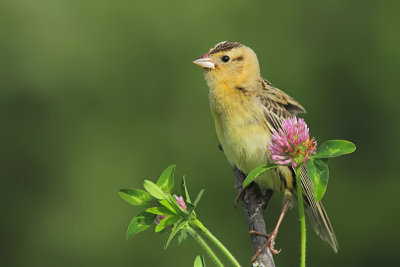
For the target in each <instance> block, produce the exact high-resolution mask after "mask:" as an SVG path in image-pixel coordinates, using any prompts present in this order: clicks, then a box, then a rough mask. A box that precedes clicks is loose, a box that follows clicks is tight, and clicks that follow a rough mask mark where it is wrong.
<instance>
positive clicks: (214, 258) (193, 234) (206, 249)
mask: <svg viewBox="0 0 400 267" xmlns="http://www.w3.org/2000/svg"><path fill="white" fill-rule="evenodd" d="M186 230H187V231H188V232H189V234H191V235H192V236H193V238H194V239H196V240H197V242H199V244H200V245H201V246H202V247H203V248H204V250H205V251H206V252H207V253H208V255H209V256H210V258H211V259H212V260H213V261H214V262H215V263H216V264H217V265H218V266H220V267H224V265H223V264H222V262H221V261H220V260H219V259H218V257H217V255H215V253H214V252H213V251H212V249H211V248H210V247H209V246H208V245H207V243H206V241H204V239H203V238H202V237H201V236H200V235H199V234H198V233H197V232H196V231H195V230H194V229H193V228H192V227H190V226H189V227H188V228H186Z"/></svg>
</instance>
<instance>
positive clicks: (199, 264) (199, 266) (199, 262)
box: [193, 255, 206, 267]
mask: <svg viewBox="0 0 400 267" xmlns="http://www.w3.org/2000/svg"><path fill="white" fill-rule="evenodd" d="M193 266H194V267H206V262H205V261H204V257H203V256H200V255H199V256H197V257H196V259H195V260H194V265H193Z"/></svg>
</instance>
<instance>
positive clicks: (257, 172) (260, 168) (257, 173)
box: [242, 164, 278, 189]
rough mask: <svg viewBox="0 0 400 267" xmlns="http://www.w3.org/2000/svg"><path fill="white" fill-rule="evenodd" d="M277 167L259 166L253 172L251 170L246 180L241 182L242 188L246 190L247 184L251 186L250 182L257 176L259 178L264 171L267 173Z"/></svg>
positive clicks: (272, 165)
mask: <svg viewBox="0 0 400 267" xmlns="http://www.w3.org/2000/svg"><path fill="white" fill-rule="evenodd" d="M276 167H278V165H277V164H264V165H261V166H258V167H257V168H255V169H254V170H252V171H251V172H250V173H249V175H247V177H246V179H244V181H243V185H242V188H243V189H244V188H246V187H247V186H248V185H249V184H251V182H253V181H254V180H255V179H256V178H257V177H258V176H260V175H261V174H263V173H264V172H266V171H269V170H271V169H274V168H276Z"/></svg>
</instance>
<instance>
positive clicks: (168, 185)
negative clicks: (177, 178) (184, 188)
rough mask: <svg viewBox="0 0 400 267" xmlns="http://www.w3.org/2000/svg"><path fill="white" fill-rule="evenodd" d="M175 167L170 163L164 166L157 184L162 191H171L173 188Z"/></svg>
mask: <svg viewBox="0 0 400 267" xmlns="http://www.w3.org/2000/svg"><path fill="white" fill-rule="evenodd" d="M175 167H176V166H175V165H171V166H169V167H168V168H166V169H165V170H164V171H163V173H162V174H161V176H160V178H159V179H158V181H157V185H158V187H160V188H161V190H162V191H165V192H168V193H171V191H172V189H173V188H174V171H175Z"/></svg>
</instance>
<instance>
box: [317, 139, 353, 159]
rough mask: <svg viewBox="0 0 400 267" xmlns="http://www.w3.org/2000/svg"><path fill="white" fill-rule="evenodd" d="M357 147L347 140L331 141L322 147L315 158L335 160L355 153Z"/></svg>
mask: <svg viewBox="0 0 400 267" xmlns="http://www.w3.org/2000/svg"><path fill="white" fill-rule="evenodd" d="M355 150H356V146H355V145H354V144H353V143H352V142H350V141H346V140H329V141H326V142H324V143H323V144H322V145H320V146H319V147H318V149H317V154H316V155H315V156H314V158H334V157H338V156H341V155H345V154H350V153H353V152H354V151H355Z"/></svg>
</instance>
